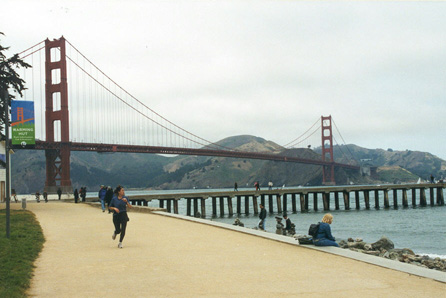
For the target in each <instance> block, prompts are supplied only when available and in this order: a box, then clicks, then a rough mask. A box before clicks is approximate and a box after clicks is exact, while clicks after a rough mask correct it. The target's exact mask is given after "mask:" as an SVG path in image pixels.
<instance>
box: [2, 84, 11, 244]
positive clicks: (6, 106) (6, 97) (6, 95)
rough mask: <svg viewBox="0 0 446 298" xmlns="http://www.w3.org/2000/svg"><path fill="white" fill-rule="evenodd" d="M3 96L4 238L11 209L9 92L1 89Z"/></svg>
mask: <svg viewBox="0 0 446 298" xmlns="http://www.w3.org/2000/svg"><path fill="white" fill-rule="evenodd" d="M1 91H2V92H1V93H2V94H1V96H2V97H3V99H4V101H3V105H4V106H3V107H4V109H5V111H4V115H5V116H4V118H3V123H4V124H5V157H6V191H5V194H6V195H5V200H6V238H9V237H10V231H11V227H10V223H11V219H10V217H11V211H10V208H11V207H10V203H11V202H10V195H11V194H10V189H9V187H10V186H9V93H8V90H1Z"/></svg>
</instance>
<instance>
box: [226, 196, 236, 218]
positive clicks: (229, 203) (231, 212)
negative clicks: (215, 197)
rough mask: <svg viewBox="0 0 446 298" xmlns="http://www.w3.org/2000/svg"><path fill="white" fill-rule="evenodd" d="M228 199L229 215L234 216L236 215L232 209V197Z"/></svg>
mask: <svg viewBox="0 0 446 298" xmlns="http://www.w3.org/2000/svg"><path fill="white" fill-rule="evenodd" d="M226 198H227V200H228V213H229V216H233V215H234V210H233V209H232V197H229V196H228V197H226Z"/></svg>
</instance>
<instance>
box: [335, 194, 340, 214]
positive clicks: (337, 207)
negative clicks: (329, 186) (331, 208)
mask: <svg viewBox="0 0 446 298" xmlns="http://www.w3.org/2000/svg"><path fill="white" fill-rule="evenodd" d="M335 209H336V210H339V192H337V191H335Z"/></svg>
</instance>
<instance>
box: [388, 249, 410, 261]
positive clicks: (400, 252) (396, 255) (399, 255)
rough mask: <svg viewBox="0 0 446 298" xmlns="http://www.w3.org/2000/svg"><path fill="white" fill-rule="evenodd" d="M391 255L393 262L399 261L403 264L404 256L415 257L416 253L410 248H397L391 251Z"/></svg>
mask: <svg viewBox="0 0 446 298" xmlns="http://www.w3.org/2000/svg"><path fill="white" fill-rule="evenodd" d="M389 253H390V256H389V257H390V258H391V259H392V260H396V259H398V260H399V261H401V262H404V257H403V256H404V255H411V256H415V253H414V252H413V251H412V250H411V249H408V248H402V249H398V248H395V249H391V250H389ZM406 258H407V257H406Z"/></svg>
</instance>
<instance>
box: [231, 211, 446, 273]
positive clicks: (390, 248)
mask: <svg viewBox="0 0 446 298" xmlns="http://www.w3.org/2000/svg"><path fill="white" fill-rule="evenodd" d="M276 220H277V225H276V234H279V235H285V236H289V237H293V238H294V239H296V240H297V241H299V244H302V245H313V242H312V239H311V236H307V235H298V234H296V233H295V230H294V224H293V225H292V229H291V231H289V232H288V231H286V230H285V229H284V225H283V224H282V222H281V219H280V218H279V217H276ZM233 225H237V226H242V227H244V224H243V223H242V222H241V221H240V220H239V219H238V218H237V219H236V220H235V222H234V224H233ZM254 229H256V230H258V229H259V228H258V227H254ZM336 242H337V243H338V244H339V247H340V248H343V249H350V250H352V251H356V252H360V253H364V254H367V255H372V256H376V257H381V258H386V259H390V260H394V261H398V262H402V263H407V264H412V265H416V266H420V267H424V268H428V269H433V270H439V271H443V272H446V259H442V258H431V257H429V256H427V255H418V254H415V253H414V252H413V251H412V250H411V249H409V248H395V245H394V243H393V242H392V241H391V240H390V239H389V238H387V237H385V236H382V237H381V239H379V240H378V241H376V242H374V243H367V242H365V241H363V240H362V239H361V238H356V239H353V238H348V239H347V240H337V241H336Z"/></svg>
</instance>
